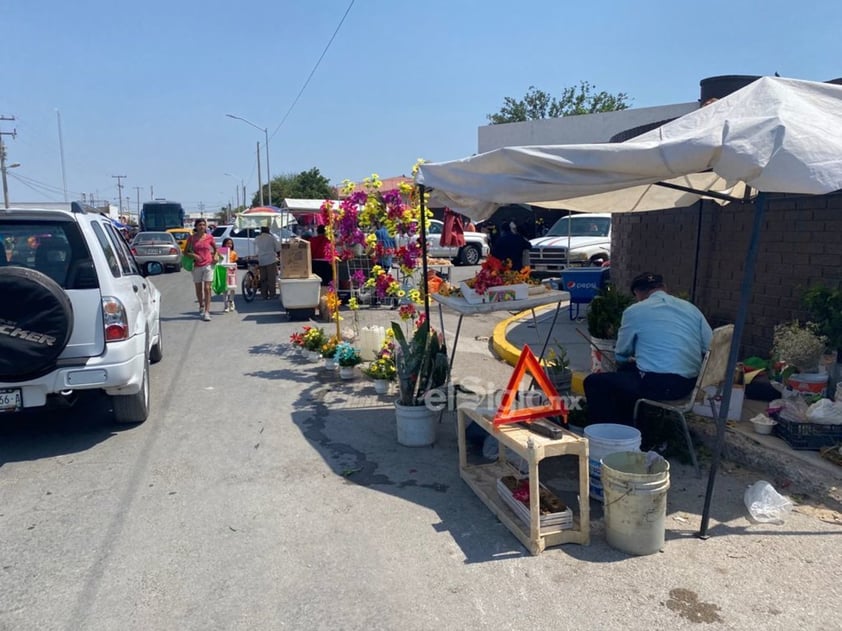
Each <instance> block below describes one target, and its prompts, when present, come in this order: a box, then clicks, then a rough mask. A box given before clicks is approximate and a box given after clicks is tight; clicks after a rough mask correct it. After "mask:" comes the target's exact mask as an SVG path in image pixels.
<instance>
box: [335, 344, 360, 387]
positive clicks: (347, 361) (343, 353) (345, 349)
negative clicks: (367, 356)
mask: <svg viewBox="0 0 842 631" xmlns="http://www.w3.org/2000/svg"><path fill="white" fill-rule="evenodd" d="M334 358H335V359H336V363H337V364H339V376H340V377H341V378H342V379H353V378H354V366H356V365H357V364H359V363H360V362H361V361H362V357H360V351H359V350H357V349H356V348H355V347H354V346H353V345H352V344H351V343H350V342H340V343H339V344H337V345H336V355H334Z"/></svg>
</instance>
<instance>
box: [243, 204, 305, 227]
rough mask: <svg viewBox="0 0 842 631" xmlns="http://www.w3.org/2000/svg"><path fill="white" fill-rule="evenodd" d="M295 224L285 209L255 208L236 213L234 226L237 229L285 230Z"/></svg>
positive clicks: (272, 207) (293, 218)
mask: <svg viewBox="0 0 842 631" xmlns="http://www.w3.org/2000/svg"><path fill="white" fill-rule="evenodd" d="M294 223H295V217H293V216H292V213H291V212H290V211H289V210H288V209H286V208H278V207H277V206H255V207H254V208H249V209H248V210H244V211H243V212H241V213H238V214H237V216H236V219H235V221H234V224H235V225H236V226H237V227H238V228H260V227H261V226H268V227H270V228H286V227H287V226H289V225H290V224H294Z"/></svg>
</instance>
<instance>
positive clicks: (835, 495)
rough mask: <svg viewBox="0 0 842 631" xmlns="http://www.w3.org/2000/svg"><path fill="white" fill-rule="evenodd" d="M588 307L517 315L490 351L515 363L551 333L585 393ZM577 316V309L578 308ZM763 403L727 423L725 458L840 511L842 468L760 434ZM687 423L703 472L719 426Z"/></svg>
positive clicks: (749, 405)
mask: <svg viewBox="0 0 842 631" xmlns="http://www.w3.org/2000/svg"><path fill="white" fill-rule="evenodd" d="M586 311H587V306H586V305H582V308H581V311H580V313H579V317H578V318H576V319H571V318H570V314H569V310H568V307H566V306H562V307H561V309H560V310H559V313H558V317H557V319H556V322H555V325H554V326H553V314H554V312H555V307H552V308H545V309H543V310H541V311H540V312H539V311H538V310H536V313H535V317H533V314H532V313H531V312H529V311H525V312H522V313H519V314H516V315H514V316H512V317H510V318H507V319H506V320H503V321H502V322H500V323H499V324H498V325H497V326H496V327H495V329H494V335H493V340H492V347H493V348H494V351H495V352H496V353H497V354H498V355H499V356H500V357H501V358H502V359H503V360H504V361H506V362H507V363H509V364H512V365H514V364H515V363H516V362H517V359H518V356H519V355H520V349H521V348H523V346H524V345H525V344H529V345H530V348H533V349H535V353H536V355H537V354H538V352H539V351H540V348H541V346H540V344H539V340H540V341H541V342H543V340H544V339H546V336H547V335H548V334H549V340H550V344H553V343H556V344H558V345H560V346H563V347H564V348H565V349H566V350H567V356H568V358H569V360H570V367H571V369H572V370H573V371H574V376H573V391H574V393H577V394H583V390H582V380H583V379H584V378H585V377H586V376H587V375H588V374H589V373H590V368H591V354H590V345H589V342H588V341H587V340H586V339H585V337H583V335H582V334H584V335H585V336H587V332H588V327H587V320H586V319H585V315H586ZM574 315H575V306H574ZM765 409H766V403H765V402H763V401H752V400H746V401H745V402H744V404H743V409H742V415H741V420H740V421H738V422H731V421H729V422H728V424H727V430H726V438H725V448H724V452H723V455H724V457H725V458H727V459H729V460H732V461H734V462H737V463H739V464H743V465H747V466H751V467H754V468H756V469H759V470H760V471H762V472H764V473H766V474H767V475H768V476H769V477H770V481H771V482H772V483H773V484H776V485H778V488H788V489H790V492H792V491H793V490H794V491H795V492H800V493H804V494H807V495H809V496H811V497H814V498H815V499H817V500H819V501H821V502H824V503H826V504H828V505H830V506H832V507H834V508H836V509H839V508H842V467H838V466H836V465H834V464H833V463H831V462H829V461H827V460H825V459H823V458H822V457H821V456H820V455H819V453H818V452H816V451H801V450H794V449H792V448H790V447H789V445H787V444H786V443H785V442H784V441H783V440H781V439H780V438H777V437H775V436H763V435H760V434H756V433H755V432H754V430H753V428H752V425H751V423H750V422H749V421H748V420H749V419H750V418H752V417H753V416H755V415H756V414H759V413H761V412H764V411H765ZM688 425H689V426H690V431H691V432H692V434H693V440H694V443H695V444H696V446H697V447H698V446H701V445H703V446H704V447H705V450H704V451H705V452H704V453H702V454H700V464H701V465H702V467H703V469H706V468H707V467H706V465H707V464H709V462H710V456H709V454H710V453H712V452H713V449H714V446H715V442H716V426H715V424H714V423H713V422H712V421H711V420H710V419H706V418H704V417H701V416H696V415H692V414H691V415H688Z"/></svg>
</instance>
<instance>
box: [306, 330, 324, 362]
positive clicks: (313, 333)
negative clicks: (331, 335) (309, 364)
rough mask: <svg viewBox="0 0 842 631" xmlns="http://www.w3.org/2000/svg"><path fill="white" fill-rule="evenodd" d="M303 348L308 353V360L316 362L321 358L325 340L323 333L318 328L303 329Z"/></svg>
mask: <svg viewBox="0 0 842 631" xmlns="http://www.w3.org/2000/svg"><path fill="white" fill-rule="evenodd" d="M303 339H304V348H305V349H306V350H308V351H310V358H311V359H313V360H316V361H317V360H318V359H319V358H320V357H321V348H322V344H324V343H325V341H326V340H327V336H326V335H325V332H324V331H323V330H322V329H320V328H319V327H315V326H305V327H304V338H303Z"/></svg>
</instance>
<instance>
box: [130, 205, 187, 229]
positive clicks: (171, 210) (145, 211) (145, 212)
mask: <svg viewBox="0 0 842 631" xmlns="http://www.w3.org/2000/svg"><path fill="white" fill-rule="evenodd" d="M139 223H140V230H141V232H150V231H151V232H164V231H166V230H168V229H169V228H183V227H184V208H182V206H181V204H180V203H178V202H170V201H167V200H165V199H155V200H152V201H151V202H144V203H143V207H142V208H141V209H140V219H139Z"/></svg>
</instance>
